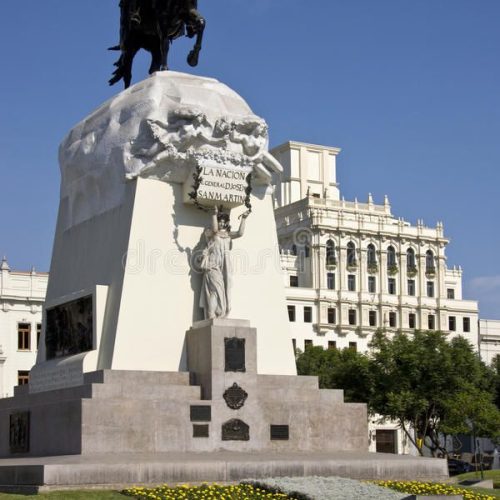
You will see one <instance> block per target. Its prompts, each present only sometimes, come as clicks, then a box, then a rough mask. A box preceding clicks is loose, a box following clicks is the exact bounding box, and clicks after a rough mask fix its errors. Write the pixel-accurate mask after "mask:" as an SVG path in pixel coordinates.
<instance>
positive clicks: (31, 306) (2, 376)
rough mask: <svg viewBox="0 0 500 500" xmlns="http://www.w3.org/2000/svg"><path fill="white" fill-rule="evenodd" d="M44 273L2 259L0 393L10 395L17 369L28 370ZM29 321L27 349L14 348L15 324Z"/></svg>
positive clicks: (39, 314) (38, 320)
mask: <svg viewBox="0 0 500 500" xmlns="http://www.w3.org/2000/svg"><path fill="white" fill-rule="evenodd" d="M47 281H48V274H47V273H37V272H35V271H34V270H33V271H31V272H19V271H12V270H10V268H9V266H8V264H7V261H6V260H5V259H4V261H3V262H2V265H1V269H0V397H7V396H11V395H12V394H13V392H14V386H16V385H17V377H18V372H19V371H29V370H31V368H32V366H33V365H34V364H35V361H36V356H37V350H38V349H37V348H38V346H37V324H41V322H42V305H43V301H44V299H45V292H46V289H47ZM19 323H28V324H30V325H31V341H30V349H29V350H19V349H18V325H19Z"/></svg>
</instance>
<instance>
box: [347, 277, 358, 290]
mask: <svg viewBox="0 0 500 500" xmlns="http://www.w3.org/2000/svg"><path fill="white" fill-rule="evenodd" d="M347 290H349V292H355V291H356V275H355V274H348V275H347Z"/></svg>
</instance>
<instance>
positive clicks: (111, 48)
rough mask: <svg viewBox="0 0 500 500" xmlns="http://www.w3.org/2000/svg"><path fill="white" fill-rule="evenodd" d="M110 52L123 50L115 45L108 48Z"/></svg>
mask: <svg viewBox="0 0 500 500" xmlns="http://www.w3.org/2000/svg"><path fill="white" fill-rule="evenodd" d="M108 50H122V48H121V46H120V45H113V47H108Z"/></svg>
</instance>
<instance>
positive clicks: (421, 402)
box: [297, 331, 500, 454]
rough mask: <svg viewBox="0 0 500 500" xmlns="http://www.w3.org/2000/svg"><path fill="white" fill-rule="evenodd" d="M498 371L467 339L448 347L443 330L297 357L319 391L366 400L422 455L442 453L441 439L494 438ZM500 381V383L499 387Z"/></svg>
mask: <svg viewBox="0 0 500 500" xmlns="http://www.w3.org/2000/svg"><path fill="white" fill-rule="evenodd" d="M496 363H497V365H495V366H496V371H495V370H494V369H491V368H488V367H487V366H486V365H485V364H484V363H482V362H481V361H480V359H479V357H478V355H477V353H475V352H474V350H473V348H472V345H471V344H470V343H469V342H468V341H467V340H466V339H464V338H463V337H456V338H454V339H452V340H451V341H450V342H449V341H448V340H447V338H446V336H445V335H444V334H443V333H442V332H434V331H427V332H423V331H416V332H413V333H412V334H410V335H407V334H403V333H401V332H399V333H396V334H395V335H393V336H391V337H389V336H388V335H387V334H386V333H385V332H384V331H378V332H376V333H375V334H374V336H373V338H372V341H371V343H370V352H369V353H368V354H367V355H365V354H361V353H357V352H355V351H352V350H349V349H344V350H336V349H332V350H326V351H325V350H323V348H321V347H311V348H308V349H306V351H305V352H304V353H299V355H298V357H297V369H298V373H299V374H300V375H317V376H318V377H319V382H320V387H322V388H331V389H344V393H345V400H346V401H348V402H366V403H367V404H368V410H369V411H370V413H372V414H375V413H378V414H380V415H383V416H384V417H388V418H391V419H392V420H395V421H397V422H398V423H399V425H400V427H401V428H402V429H403V431H404V432H405V433H406V434H407V436H408V438H409V439H410V440H411V441H412V442H413V444H414V445H415V446H416V447H417V448H418V449H419V451H420V453H422V452H423V444H424V443H425V445H426V446H427V447H428V448H429V449H430V450H431V452H432V453H433V454H436V453H437V452H438V451H443V452H445V450H443V449H442V444H441V439H440V437H441V436H442V435H443V434H456V433H464V434H474V435H476V436H481V435H482V436H490V437H493V438H495V437H496V436H497V435H498V434H499V433H500V431H499V429H500V411H499V410H498V408H497V407H496V406H495V404H494V401H495V396H496V397H497V404H498V392H496V393H495V389H496V390H497V391H498V386H499V382H500V376H499V371H500V357H499V359H497V360H496ZM495 384H496V386H495Z"/></svg>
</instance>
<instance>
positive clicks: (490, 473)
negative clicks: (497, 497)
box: [453, 470, 500, 483]
mask: <svg viewBox="0 0 500 500" xmlns="http://www.w3.org/2000/svg"><path fill="white" fill-rule="evenodd" d="M480 478H481V472H466V473H465V474H459V475H458V476H453V479H456V480H457V481H464V480H465V479H480ZM484 479H493V482H497V483H500V470H485V471H484Z"/></svg>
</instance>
